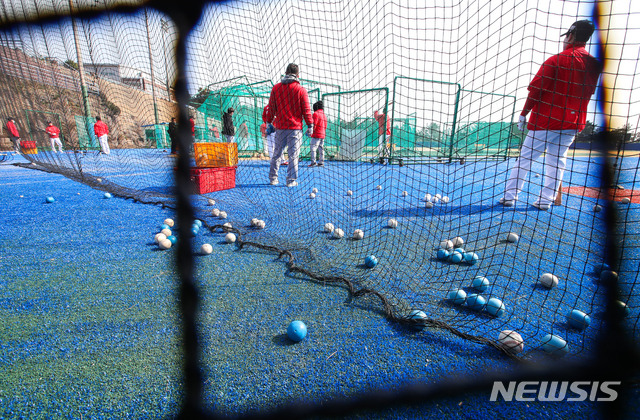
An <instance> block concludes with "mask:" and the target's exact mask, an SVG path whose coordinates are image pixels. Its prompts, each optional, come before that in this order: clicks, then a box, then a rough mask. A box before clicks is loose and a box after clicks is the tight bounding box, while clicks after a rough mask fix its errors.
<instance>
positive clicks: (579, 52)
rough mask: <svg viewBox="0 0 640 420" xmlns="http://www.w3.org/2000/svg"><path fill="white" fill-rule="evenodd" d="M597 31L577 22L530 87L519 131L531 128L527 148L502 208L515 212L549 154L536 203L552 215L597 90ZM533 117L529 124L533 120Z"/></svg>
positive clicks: (509, 186) (513, 170)
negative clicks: (593, 43)
mask: <svg viewBox="0 0 640 420" xmlns="http://www.w3.org/2000/svg"><path fill="white" fill-rule="evenodd" d="M594 30H595V27H594V26H593V23H591V22H590V21H588V20H580V21H577V22H575V23H574V24H573V25H571V27H570V28H569V30H568V31H567V32H566V33H565V34H563V35H561V36H564V37H565V38H564V42H563V51H562V52H561V53H560V54H556V55H554V56H552V57H550V58H549V59H547V60H546V61H545V62H544V64H542V67H540V70H538V73H537V74H536V76H535V77H534V78H533V80H532V81H531V83H530V84H529V95H528V97H527V101H526V102H525V104H524V108H523V109H522V113H521V114H520V119H519V122H518V129H520V130H521V131H524V129H525V125H526V128H528V129H529V132H528V133H527V136H526V138H525V140H524V142H523V143H522V148H521V150H520V157H519V158H518V160H517V161H516V163H515V165H514V167H513V169H512V170H511V174H510V176H509V179H508V180H507V184H506V186H505V191H504V196H503V197H502V198H501V199H500V204H502V205H504V206H507V207H510V206H513V205H514V204H515V202H516V200H517V199H518V195H519V194H520V192H521V191H522V188H523V186H524V181H525V178H526V177H527V174H528V173H529V171H530V169H531V165H532V164H533V162H535V161H536V159H538V158H539V157H540V156H541V155H542V153H544V152H545V150H546V155H545V162H544V168H545V174H544V186H543V188H542V190H541V191H540V194H539V196H538V199H537V200H536V201H535V202H534V203H533V204H532V205H533V206H534V207H536V208H537V209H539V210H548V209H549V208H550V207H551V204H552V203H553V202H554V201H555V198H556V195H557V193H558V187H559V185H560V182H561V181H562V176H563V175H564V169H565V167H566V164H567V153H568V151H569V147H570V146H571V143H573V139H574V138H575V136H576V134H577V133H578V132H580V131H581V130H582V129H583V128H584V126H585V121H586V113H587V105H588V104H589V100H590V99H591V96H592V95H593V93H594V92H595V90H596V86H597V83H598V77H599V76H600V73H601V71H602V64H601V63H600V61H598V60H597V59H596V58H594V57H593V56H591V55H590V54H589V53H588V52H587V50H586V49H585V45H586V43H587V41H589V38H591V35H592V34H593V31H594ZM529 112H531V118H530V119H529V124H527V115H528V114H529Z"/></svg>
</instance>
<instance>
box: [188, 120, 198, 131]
mask: <svg viewBox="0 0 640 420" xmlns="http://www.w3.org/2000/svg"><path fill="white" fill-rule="evenodd" d="M189 122H190V123H191V134H196V122H195V120H194V119H193V118H189Z"/></svg>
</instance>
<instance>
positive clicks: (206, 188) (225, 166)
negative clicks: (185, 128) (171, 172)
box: [191, 143, 238, 194]
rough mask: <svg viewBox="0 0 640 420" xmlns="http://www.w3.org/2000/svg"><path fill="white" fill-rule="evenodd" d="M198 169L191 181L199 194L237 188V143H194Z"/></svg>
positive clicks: (192, 169) (194, 171)
mask: <svg viewBox="0 0 640 420" xmlns="http://www.w3.org/2000/svg"><path fill="white" fill-rule="evenodd" d="M193 151H194V155H195V161H196V167H195V168H191V180H192V181H193V183H194V184H195V191H196V193H197V194H207V193H210V192H214V191H221V190H228V189H230V188H235V186H236V168H237V167H238V144H237V143H194V144H193Z"/></svg>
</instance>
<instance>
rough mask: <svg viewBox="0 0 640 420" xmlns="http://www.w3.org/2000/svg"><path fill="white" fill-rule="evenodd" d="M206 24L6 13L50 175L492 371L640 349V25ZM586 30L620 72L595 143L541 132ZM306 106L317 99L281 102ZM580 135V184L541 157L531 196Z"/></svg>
mask: <svg viewBox="0 0 640 420" xmlns="http://www.w3.org/2000/svg"><path fill="white" fill-rule="evenodd" d="M628 4H629V5H631V2H629V3H628ZM187 5H188V6H189V7H188V9H189V10H183V7H182V6H181V5H178V4H175V3H170V2H164V1H150V2H137V1H128V2H119V1H110V0H104V1H102V0H101V1H97V2H94V1H82V0H74V1H68V2H67V1H58V0H33V1H31V0H25V1H22V2H13V1H9V0H5V1H1V2H0V7H1V8H2V9H1V14H2V15H3V16H4V17H3V19H2V20H1V22H2V24H1V28H0V29H1V31H0V115H1V116H2V117H3V119H4V121H5V122H6V121H7V120H8V119H9V118H13V119H14V120H15V123H16V126H17V128H18V130H19V131H20V134H21V135H20V137H21V141H22V145H21V149H20V154H21V155H22V157H24V158H25V159H27V160H28V161H29V164H28V165H26V166H28V167H33V168H38V169H43V170H46V171H50V172H56V173H61V174H63V175H65V176H67V177H70V178H72V179H75V180H78V181H79V182H82V183H86V184H89V185H91V186H93V187H94V188H97V189H100V190H104V191H105V192H109V193H111V194H113V195H116V196H119V197H123V198H132V199H135V200H138V201H141V202H145V203H150V204H157V205H161V206H164V207H169V208H171V209H175V210H176V212H177V218H178V219H179V220H180V222H181V223H182V224H183V225H185V226H190V225H191V218H192V217H193V218H195V219H197V220H199V221H200V223H201V224H203V225H204V226H205V228H207V229H208V230H209V233H210V234H211V235H213V237H214V238H217V239H215V240H214V245H213V246H214V247H215V246H218V245H216V244H217V243H218V242H220V241H223V240H224V238H226V237H228V234H229V233H232V234H233V235H235V236H234V239H235V244H236V245H237V248H238V249H239V250H241V252H242V253H246V255H247V259H246V263H245V264H246V269H247V270H249V271H250V270H251V264H252V260H251V255H252V253H253V252H263V253H268V254H269V253H270V254H272V255H273V256H276V257H279V258H280V259H281V260H282V261H283V264H282V272H283V273H284V272H285V271H286V272H287V273H290V274H291V275H293V276H295V277H299V278H301V279H304V280H305V281H311V282H315V283H317V287H318V288H322V287H327V288H328V286H329V285H337V286H339V288H338V289H335V288H328V289H329V290H342V289H346V290H347V291H348V293H349V295H350V297H351V300H350V301H349V304H350V305H361V307H362V310H363V312H366V311H371V310H373V311H374V312H380V313H382V314H383V315H384V316H385V317H386V318H387V319H388V320H389V322H391V323H394V324H397V325H399V326H403V327H402V328H408V329H410V330H414V331H419V332H418V333H417V334H424V335H429V334H431V333H432V332H433V331H434V330H444V331H445V332H446V336H447V337H449V338H450V339H451V340H458V339H459V338H463V339H465V340H470V341H472V342H475V343H478V346H479V347H478V348H481V349H482V351H486V352H489V353H490V354H492V355H493V356H492V357H505V358H512V359H515V360H517V361H519V362H524V363H525V364H527V363H533V364H543V362H547V361H549V360H553V357H551V358H550V357H549V354H551V355H552V356H555V357H557V356H558V355H562V356H564V358H565V359H569V360H571V361H572V362H575V363H591V362H592V361H593V359H594V358H598V357H600V353H599V352H600V351H602V347H601V346H600V343H602V340H607V339H611V334H610V332H612V331H615V332H616V333H618V332H619V333H620V334H619V337H620V338H621V339H622V338H623V337H626V338H629V339H631V342H632V343H633V345H632V347H636V348H637V342H638V339H640V329H639V328H638V319H639V318H638V314H639V313H640V300H639V287H640V285H639V284H638V261H639V259H640V248H639V247H638V237H637V236H638V233H637V232H636V228H635V226H636V222H637V221H638V212H637V207H636V205H637V203H638V202H640V196H639V195H638V194H636V193H635V184H636V183H637V178H638V172H637V168H638V150H640V148H637V147H636V146H637V144H636V141H637V140H638V137H637V136H636V130H637V125H638V116H639V115H640V114H639V108H638V107H639V106H640V105H639V104H640V101H639V99H640V98H638V93H637V92H640V90H638V89H637V88H638V85H639V84H640V79H638V78H637V77H636V75H635V72H636V67H635V65H636V64H637V51H638V47H639V45H640V43H639V42H638V41H637V37H635V38H634V37H633V36H625V33H627V32H626V31H629V33H631V31H633V33H635V32H637V31H638V30H639V28H638V26H637V23H636V22H637V21H638V18H640V9H638V8H637V7H636V6H637V5H635V4H634V5H633V7H632V6H629V7H630V9H626V10H620V9H619V8H617V7H616V6H615V2H610V1H601V2H591V1H565V2H533V3H532V2H518V1H510V0H509V1H502V2H499V3H494V2H475V1H463V2H454V1H445V2H439V3H438V5H435V4H434V5H431V4H430V3H429V2H422V1H417V0H416V1H408V2H394V1H386V0H384V1H376V2H370V1H340V0H337V1H328V0H327V1H270V2H263V1H257V0H256V1H251V0H238V1H229V2H221V3H216V2H211V3H200V2H197V1H189V2H186V3H185V5H184V8H185V9H186V8H187ZM583 19H588V20H591V21H593V23H594V24H595V32H594V33H593V36H591V37H590V38H589V39H588V40H586V41H585V42H583V44H584V51H585V54H590V55H591V56H593V57H596V59H597V60H599V61H598V62H599V63H601V64H600V65H601V66H602V69H603V72H602V74H601V76H600V77H599V78H598V74H597V73H596V76H595V77H596V79H597V80H598V82H597V88H596V89H595V91H591V92H590V94H589V95H590V96H589V95H587V98H586V99H585V101H586V102H588V105H587V106H585V107H584V108H583V109H582V110H581V111H579V112H581V113H582V114H584V115H583V116H584V117H585V125H584V127H582V126H581V127H578V128H575V127H574V128H569V129H566V128H564V127H559V128H558V127H555V128H548V129H547V128H545V130H541V129H536V130H534V129H532V126H531V124H532V121H533V120H532V119H531V118H533V116H532V115H533V114H530V115H529V116H528V118H530V119H529V125H528V126H527V125H526V124H525V125H522V124H519V121H520V119H521V117H520V115H521V111H522V110H523V108H526V106H527V105H526V104H525V101H526V99H527V95H529V92H530V91H531V89H528V87H529V86H530V83H533V82H532V79H533V78H534V76H535V75H536V73H537V72H538V71H539V69H540V67H541V65H542V64H543V63H545V60H547V59H548V58H549V57H550V56H553V55H555V54H557V53H559V52H561V51H563V39H564V38H562V37H561V34H563V33H565V32H566V31H567V29H568V28H569V27H570V26H571V24H573V23H574V22H575V21H579V20H583ZM620 22H622V23H620ZM289 63H296V64H297V65H298V68H297V70H298V74H295V72H293V73H292V72H287V70H291V68H290V67H288V65H289ZM543 67H544V66H543ZM598 72H599V70H598ZM545 77H546V76H545ZM550 83H551V82H550ZM573 83H577V82H575V81H574V82H573ZM293 85H296V86H299V87H301V88H303V89H301V90H299V91H296V92H302V93H300V95H302V96H296V97H295V98H294V97H293V96H291V95H293V94H292V93H291V91H287V92H288V93H287V94H286V95H282V94H281V96H280V99H278V94H276V93H274V92H276V91H277V89H278V88H280V87H283V86H284V87H286V88H289V87H290V86H293ZM594 87H595V86H594ZM548 89H550V90H551V91H553V90H554V89H561V88H559V87H557V86H555V87H548ZM581 89H583V90H584V91H588V90H589V89H590V87H589V86H587V85H583V86H581ZM558 92H560V90H558ZM591 93H593V94H592V95H591ZM296 95H297V94H296ZM556 95H559V94H557V93H556ZM301 98H302V99H301ZM280 100H282V101H284V102H279V101H280ZM538 100H539V101H541V102H544V100H546V99H544V100H543V99H540V98H538ZM303 102H304V103H303ZM586 102H585V103H586ZM527 103H528V102H527ZM283 104H284V105H283ZM268 105H269V106H268ZM563 106H566V105H563ZM297 107H300V108H297ZM298 109H301V110H302V111H301V112H299V111H297V110H298ZM565 111H566V109H565ZM296 112H298V114H299V115H297V114H295V113H296ZM563 112H564V111H563ZM575 112H578V111H571V113H575ZM294 114H295V115H294ZM292 115H293V117H292ZM321 115H323V116H324V118H325V119H326V120H325V121H326V122H324V123H322V122H321V119H318V118H321V117H320V116H321ZM172 118H175V120H174V121H173V122H172ZM292 118H293V119H295V118H297V123H296V122H292V121H293V120H292ZM563 118H564V117H563ZM99 121H102V122H103V123H104V124H106V127H107V128H108V133H107V134H105V133H104V132H103V131H101V129H100V128H98V125H99ZM50 122H51V123H52V124H53V125H54V126H56V127H57V128H59V130H60V136H59V138H60V140H61V143H62V150H60V149H59V148H58V149H56V148H54V147H53V146H52V145H53V143H52V140H51V138H52V136H51V135H49V133H48V132H47V131H46V129H47V127H48V125H49V123H50ZM314 123H315V124H314ZM296 124H297V125H296ZM311 124H314V126H313V128H312V129H310V130H308V128H309V127H310V126H311ZM325 125H326V127H325ZM321 126H322V128H324V129H320V127H321ZM4 130H5V131H4V134H5V135H6V136H7V138H6V140H3V143H2V146H3V149H5V150H11V149H12V147H13V145H12V143H11V141H10V139H9V134H8V132H7V131H6V130H7V129H6V128H4ZM562 130H566V131H567V132H570V134H569V139H570V140H571V147H570V148H569V149H568V151H566V154H565V156H566V157H567V159H566V162H565V161H564V160H563V158H562V156H560V159H558V156H554V153H561V154H562V153H564V152H558V151H557V149H554V148H553V146H550V145H549V146H548V145H547V143H543V146H536V147H538V149H539V147H542V150H537V149H536V152H540V153H538V154H542V152H544V149H546V154H543V155H542V156H541V157H540V158H538V159H537V160H535V157H534V158H533V159H534V161H533V163H532V166H531V168H530V171H525V172H522V173H521V174H520V178H521V179H522V180H524V181H525V182H524V184H523V183H520V186H519V187H518V188H520V189H522V191H521V192H519V196H518V195H516V196H513V195H512V196H509V193H508V191H505V189H506V188H507V189H508V185H510V184H509V183H510V182H512V181H510V180H509V179H510V176H511V175H512V173H513V172H512V170H513V168H514V166H517V165H521V164H522V163H523V160H524V161H525V163H526V159H527V158H525V157H520V158H519V159H518V157H519V156H520V155H521V153H524V151H525V150H528V149H527V148H528V147H529V148H530V147H532V146H526V144H527V143H526V141H527V140H526V138H527V136H528V135H529V136H535V135H540V134H535V133H541V132H543V131H544V132H545V133H546V132H547V131H548V132H554V133H555V132H559V131H562ZM292 133H293V134H292ZM296 133H297V134H296ZM563 133H564V131H563ZM296 135H297V136H298V137H296V139H295V140H294V141H293V143H292V142H291V141H292V140H291V137H286V136H294V137H295V136H296ZM545 135H546V134H545ZM563 135H566V133H565V134H563ZM574 136H575V138H574ZM287 138H289V143H286V141H287V140H286V139H287ZM563 138H564V137H563ZM545 141H547V140H545ZM549 142H550V143H549V144H551V140H549ZM523 144H524V146H523ZM534 149H535V147H534ZM280 150H281V151H282V155H281V156H278V154H279V151H280ZM274 155H275V157H274ZM534 155H535V153H534ZM523 156H524V155H523ZM525 166H526V165H525ZM520 167H521V166H520ZM525 169H526V168H525ZM559 169H560V170H559ZM562 170H564V176H562ZM546 189H551V190H552V191H555V195H554V196H553V197H551V198H549V197H548V196H543V195H544V194H545V193H544V191H546ZM545 199H546V200H547V201H546V202H545V201H544V200H545ZM180 229H181V230H180V231H179V233H178V234H177V235H175V236H177V243H173V247H174V248H177V253H178V254H177V255H178V256H177V257H176V269H177V271H178V272H179V273H180V275H181V279H182V283H181V285H182V286H181V287H182V288H181V289H180V290H181V293H182V294H181V295H180V296H181V298H180V299H181V306H180V308H181V310H182V311H183V318H182V321H183V322H185V330H184V337H185V339H184V346H185V347H184V354H185V366H186V371H185V372H186V373H185V375H186V376H185V381H186V384H187V385H185V390H184V392H185V395H187V396H188V395H193V394H190V392H195V391H194V389H195V390H197V389H199V388H198V387H197V386H195V385H193V387H191V386H192V385H189V384H193V383H197V382H198V381H199V380H200V377H199V376H198V375H197V374H194V373H193V372H194V370H189V369H191V368H194V366H196V367H197V366H198V363H200V362H199V359H197V357H196V356H195V355H197V354H200V353H198V348H199V347H198V341H197V340H196V338H197V337H198V336H197V326H198V325H200V326H201V325H202V324H201V323H200V322H201V321H198V320H196V318H195V314H196V309H195V307H192V306H189V305H190V304H191V303H193V302H196V300H194V296H197V291H198V288H197V287H196V286H195V283H194V281H195V280H194V277H192V276H191V274H190V273H192V270H193V269H195V274H193V275H194V276H195V278H197V277H198V269H197V268H198V267H197V265H195V266H194V256H193V255H194V252H193V251H192V250H199V249H200V245H201V244H202V243H203V242H204V241H206V240H210V239H207V238H203V237H202V236H197V235H195V234H189V230H188V228H184V229H183V228H180ZM196 233H197V232H196ZM174 239H175V238H174ZM215 241H218V242H215ZM170 246H171V245H167V246H166V247H170ZM196 254H198V253H197V252H196ZM199 264H200V263H199ZM203 264H206V263H203ZM211 264H214V263H211ZM215 264H218V263H215ZM192 267H193V268H192ZM222 267H223V269H224V266H222ZM247 293H258V292H257V291H252V290H247ZM286 304H287V303H286V302H283V305H286ZM319 312H321V311H319ZM256 322H259V321H257V320H256ZM523 343H524V345H523ZM416 345H419V343H416ZM614 347H615V346H614ZM614 359H616V358H615V357H612V358H609V361H610V362H611V361H613V360H614ZM202 363H203V364H205V365H207V364H208V363H211V362H209V361H207V360H203V361H202ZM515 363H516V364H514V366H515V372H516V373H517V372H520V371H519V369H520V368H519V366H521V365H519V364H517V362H515ZM194 387H195V388H194ZM421 392H422V393H420V392H419V393H418V394H419V395H422V396H428V395H430V394H429V393H430V392H431V391H429V390H428V389H425V390H423V391H421ZM185 401H186V402H185V405H184V407H186V408H185V410H187V411H188V410H199V409H201V406H199V405H198V404H199V401H196V400H193V399H189V398H188V397H185ZM194 401H195V402H194ZM194 404H195V405H194ZM354 405H357V403H355V402H354ZM183 413H184V412H183ZM311 413H312V414H313V412H311ZM318 413H322V411H319V412H316V414H318Z"/></svg>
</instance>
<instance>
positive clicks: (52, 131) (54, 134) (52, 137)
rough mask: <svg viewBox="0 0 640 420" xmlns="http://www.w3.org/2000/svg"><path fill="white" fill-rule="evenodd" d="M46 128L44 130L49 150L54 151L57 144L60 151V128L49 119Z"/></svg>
mask: <svg viewBox="0 0 640 420" xmlns="http://www.w3.org/2000/svg"><path fill="white" fill-rule="evenodd" d="M47 124H48V125H47V128H45V129H44V131H46V132H47V134H48V135H49V141H50V142H51V150H52V151H54V152H55V151H56V146H58V150H57V151H58V152H62V142H61V141H60V129H59V128H58V127H56V126H55V125H53V123H52V122H51V121H49V122H48V123H47Z"/></svg>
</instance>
